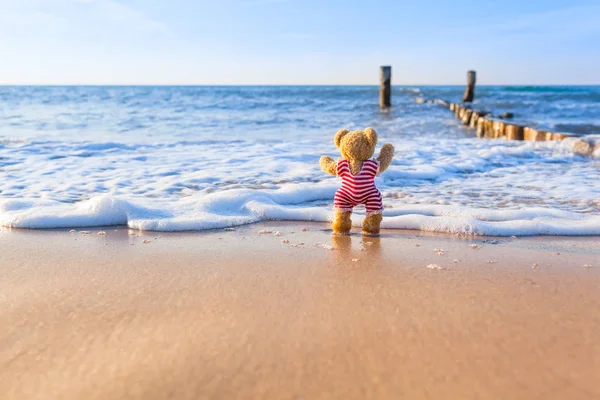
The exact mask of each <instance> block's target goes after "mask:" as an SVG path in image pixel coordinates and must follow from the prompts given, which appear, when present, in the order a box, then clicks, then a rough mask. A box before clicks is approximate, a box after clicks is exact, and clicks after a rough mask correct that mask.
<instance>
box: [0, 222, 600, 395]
mask: <svg viewBox="0 0 600 400" xmlns="http://www.w3.org/2000/svg"><path fill="white" fill-rule="evenodd" d="M303 227H307V228H309V230H307V231H303V230H302V228H303ZM260 230H267V231H279V232H280V233H281V236H276V235H273V234H268V233H267V234H264V235H259V234H258V231H260ZM89 231H90V233H89V234H81V233H79V232H76V233H70V232H69V231H35V232H34V231H14V230H13V231H8V230H6V229H4V230H2V231H1V232H0V250H1V251H0V327H1V330H0V393H2V396H1V397H2V399H3V400H9V399H61V400H64V399H122V398H127V399H129V398H131V399H165V398H173V399H204V398H211V399H214V398H219V399H235V398H244V399H254V398H255V399H331V398H344V399H398V398H406V399H452V398H456V399H567V398H572V399H598V398H600V385H599V384H598V382H599V381H600V241H599V240H598V238H551V237H542V238H539V237H538V238H517V239H505V238H503V239H501V238H497V239H496V240H497V241H498V242H497V243H496V242H494V241H493V239H492V238H487V239H486V238H472V237H457V236H454V235H426V234H419V233H418V232H398V231H394V232H384V234H383V235H382V237H381V238H378V239H375V238H368V239H363V238H362V237H361V236H360V235H354V236H350V237H341V238H332V237H331V235H330V232H329V231H327V226H326V225H325V224H308V223H275V222H274V223H267V224H256V225H251V226H246V227H241V228H237V229H236V230H235V231H223V230H221V231H213V232H205V233H180V234H165V233H160V234H159V233H137V232H132V231H128V230H127V229H124V228H102V229H89ZM99 231H104V232H105V234H104V235H98V232H99ZM292 231H295V233H293V234H292V233H291V232H292ZM132 233H133V234H132ZM284 240H288V241H289V243H283V241H284ZM144 241H146V243H144ZM299 243H304V244H303V245H300V244H299ZM472 245H476V246H472ZM317 246H320V247H317ZM329 246H331V247H334V249H333V250H331V249H329V248H328V247H329ZM473 247H476V248H473ZM436 249H437V250H438V251H435V250H436ZM440 250H443V252H442V251H440ZM455 259H456V260H459V261H458V262H454V260H455ZM432 264H435V265H437V266H438V267H431V268H427V266H428V265H432ZM586 265H587V267H586ZM590 266H591V267H590Z"/></svg>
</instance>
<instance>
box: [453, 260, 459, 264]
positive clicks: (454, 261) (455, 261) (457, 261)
mask: <svg viewBox="0 0 600 400" xmlns="http://www.w3.org/2000/svg"><path fill="white" fill-rule="evenodd" d="M452 262H453V263H454V264H458V263H459V262H460V260H457V259H454V260H452Z"/></svg>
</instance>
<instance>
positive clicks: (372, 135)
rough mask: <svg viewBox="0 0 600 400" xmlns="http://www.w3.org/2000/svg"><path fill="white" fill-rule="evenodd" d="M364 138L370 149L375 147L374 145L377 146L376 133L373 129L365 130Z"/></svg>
mask: <svg viewBox="0 0 600 400" xmlns="http://www.w3.org/2000/svg"><path fill="white" fill-rule="evenodd" d="M365 136H366V137H367V141H368V142H369V145H370V146H372V147H375V145H376V144H377V132H375V129H373V128H367V129H365Z"/></svg>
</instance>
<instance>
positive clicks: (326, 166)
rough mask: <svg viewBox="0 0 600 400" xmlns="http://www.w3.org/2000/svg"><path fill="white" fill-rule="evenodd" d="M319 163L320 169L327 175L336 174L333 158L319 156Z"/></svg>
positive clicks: (335, 163) (335, 164)
mask: <svg viewBox="0 0 600 400" xmlns="http://www.w3.org/2000/svg"><path fill="white" fill-rule="evenodd" d="M319 165H320V166H321V169H322V170H323V171H325V172H327V173H328V174H329V175H333V176H335V175H337V162H335V161H334V159H333V158H331V157H328V156H321V159H320V160H319Z"/></svg>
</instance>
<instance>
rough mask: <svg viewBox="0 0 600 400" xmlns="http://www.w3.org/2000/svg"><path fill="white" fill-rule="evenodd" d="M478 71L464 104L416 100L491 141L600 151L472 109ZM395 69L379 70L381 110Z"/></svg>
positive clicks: (592, 145)
mask: <svg viewBox="0 0 600 400" xmlns="http://www.w3.org/2000/svg"><path fill="white" fill-rule="evenodd" d="M475 83H476V72H475V71H468V72H467V87H466V89H465V92H464V95H463V102H462V103H450V102H448V101H446V100H441V99H435V100H426V99H424V98H417V100H416V101H417V103H435V104H439V105H442V106H445V107H448V108H449V109H450V111H452V112H454V115H455V116H456V118H457V119H459V120H460V121H461V122H462V124H463V125H465V126H467V127H470V128H473V129H475V132H476V134H477V137H480V138H488V139H501V138H504V139H506V140H529V141H550V140H563V139H567V138H569V139H570V140H571V142H572V143H571V144H572V148H573V151H574V152H575V153H578V154H581V155H588V156H589V155H592V154H593V153H597V152H600V141H596V142H594V141H592V140H587V139H584V138H580V137H577V135H572V134H569V133H562V132H551V131H548V130H544V129H538V128H533V127H529V126H525V125H521V124H516V123H513V122H512V121H507V119H510V118H512V117H513V115H512V113H504V114H503V115H501V116H493V115H492V113H491V112H488V111H480V110H474V109H472V107H471V105H470V104H468V103H471V102H472V101H473V98H474V97H475ZM391 84H392V68H391V67H390V66H382V67H381V69H380V90H379V107H381V108H388V107H391V104H392V103H391Z"/></svg>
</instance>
